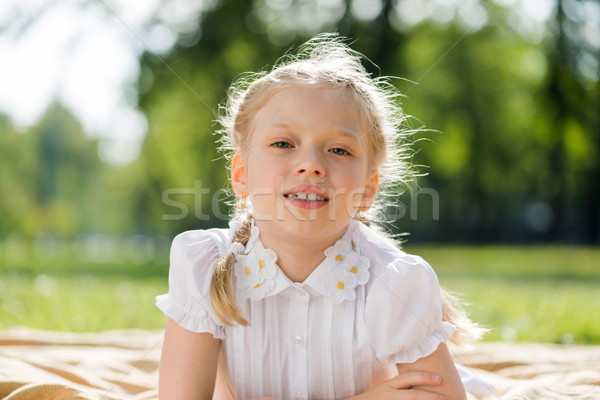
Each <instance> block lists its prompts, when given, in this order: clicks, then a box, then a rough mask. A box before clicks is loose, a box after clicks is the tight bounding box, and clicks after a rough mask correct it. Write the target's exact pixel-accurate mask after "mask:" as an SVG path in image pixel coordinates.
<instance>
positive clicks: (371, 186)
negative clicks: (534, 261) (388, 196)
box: [360, 171, 379, 211]
mask: <svg viewBox="0 0 600 400" xmlns="http://www.w3.org/2000/svg"><path fill="white" fill-rule="evenodd" d="M378 187H379V172H377V171H374V172H373V173H372V174H371V177H370V178H369V180H368V182H367V185H366V186H365V192H364V194H363V198H362V201H361V205H360V210H361V211H367V210H368V209H369V208H371V206H372V205H373V201H375V195H376V194H377V188H378Z"/></svg>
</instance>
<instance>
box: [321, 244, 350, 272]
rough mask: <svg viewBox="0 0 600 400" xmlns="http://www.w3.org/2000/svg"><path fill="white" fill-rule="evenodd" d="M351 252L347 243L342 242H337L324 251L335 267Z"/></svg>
mask: <svg viewBox="0 0 600 400" xmlns="http://www.w3.org/2000/svg"><path fill="white" fill-rule="evenodd" d="M351 251H352V249H351V248H350V245H349V244H348V243H346V242H345V241H343V240H338V241H337V242H336V243H335V244H334V245H333V246H331V247H329V248H328V249H327V250H325V255H326V256H327V258H328V259H329V260H331V261H333V266H336V265H338V264H340V263H342V262H344V260H345V259H346V256H347V255H348V253H350V252H351Z"/></svg>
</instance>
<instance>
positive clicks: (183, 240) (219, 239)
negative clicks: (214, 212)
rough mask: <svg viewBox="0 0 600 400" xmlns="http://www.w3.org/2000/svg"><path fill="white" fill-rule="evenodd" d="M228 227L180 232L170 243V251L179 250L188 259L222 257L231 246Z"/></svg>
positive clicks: (230, 235) (230, 233)
mask: <svg viewBox="0 0 600 400" xmlns="http://www.w3.org/2000/svg"><path fill="white" fill-rule="evenodd" d="M231 238H232V232H231V230H230V229H220V228H212V229H206V230H204V229H199V230H191V231H185V232H182V233H180V234H179V235H177V236H175V238H174V239H173V243H172V244H171V253H173V252H174V251H179V252H181V253H183V255H185V256H186V258H188V259H198V258H205V257H207V256H215V257H217V256H218V257H219V258H220V257H223V256H224V255H226V254H227V253H228V252H229V248H230V247H231Z"/></svg>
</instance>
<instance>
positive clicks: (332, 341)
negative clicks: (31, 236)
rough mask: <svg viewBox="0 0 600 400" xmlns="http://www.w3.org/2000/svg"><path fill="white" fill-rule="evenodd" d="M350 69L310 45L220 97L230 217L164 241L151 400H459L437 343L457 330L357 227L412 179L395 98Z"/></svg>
mask: <svg viewBox="0 0 600 400" xmlns="http://www.w3.org/2000/svg"><path fill="white" fill-rule="evenodd" d="M360 59H361V58H360V54H358V53H356V52H354V51H352V50H351V49H349V48H348V47H347V46H346V45H345V44H343V43H342V42H341V41H340V39H339V38H337V37H336V36H333V35H321V36H317V37H316V38H314V39H312V40H310V41H309V42H307V43H306V44H305V45H304V46H303V47H301V48H300V50H299V52H298V54H297V55H296V56H286V57H285V58H284V59H283V61H280V62H279V63H278V64H277V65H276V66H275V67H274V69H273V70H272V71H271V72H270V73H268V74H262V75H259V76H256V77H255V79H254V80H250V79H244V80H242V81H241V82H238V83H237V84H234V86H233V88H232V89H231V90H230V93H229V94H230V98H229V102H228V104H227V106H226V109H225V113H224V115H223V117H222V118H221V123H222V126H223V130H222V133H223V148H224V149H225V150H226V151H227V154H230V155H231V181H232V185H233V190H234V192H235V194H236V196H237V198H238V199H239V200H238V203H239V204H238V205H239V207H238V208H239V210H240V211H238V213H237V214H238V215H237V216H236V217H235V218H234V219H233V220H232V221H231V222H230V227H229V229H209V230H206V231H190V232H184V233H182V234H180V235H179V236H177V237H176V238H175V240H174V241H173V244H172V248H171V260H170V263H171V267H170V273H169V293H168V294H166V295H163V296H159V297H158V298H157V305H158V307H159V308H160V309H161V310H162V311H163V312H164V313H165V314H166V315H167V316H168V317H169V320H168V323H167V329H166V333H165V340H164V344H163V352H162V358H161V363H160V379H159V397H160V399H211V398H213V395H214V398H237V399H249V398H252V399H258V398H267V397H268V398H277V399H344V398H353V399H409V398H410V399H413V398H415V399H416V398H418V399H448V398H452V399H465V398H466V395H465V390H464V388H463V385H462V383H461V380H460V377H459V375H458V373H457V370H456V368H455V365H454V363H453V362H452V359H451V357H450V354H449V352H448V349H447V347H446V344H445V342H446V341H447V340H449V339H450V338H452V337H453V340H458V339H459V338H460V336H465V335H466V333H467V328H468V320H467V319H466V318H465V317H464V315H463V314H461V313H460V312H459V311H458V310H457V309H456V308H455V307H454V306H452V304H451V302H450V299H445V298H444V296H443V295H442V292H441V291H440V288H439V286H438V281H437V278H436V276H435V273H434V272H433V270H432V269H431V267H430V266H429V265H428V264H427V263H426V262H425V261H423V260H422V259H421V258H419V257H416V256H411V255H408V254H405V253H404V252H402V251H401V250H399V249H398V248H397V246H396V245H395V244H394V243H393V242H392V241H391V240H389V239H387V238H386V237H385V236H384V235H382V234H381V233H379V231H378V230H376V229H374V228H370V227H369V222H368V221H369V220H368V219H367V215H369V216H370V217H371V218H373V217H374V216H375V213H376V211H377V210H379V209H381V206H382V205H383V204H384V200H385V194H386V193H385V190H386V189H387V188H390V187H391V186H392V184H394V183H396V184H397V183H398V181H402V182H406V181H407V180H408V179H409V178H410V177H411V170H410V166H409V165H408V163H407V162H406V159H407V156H408V155H409V154H408V151H409V149H408V148H407V145H406V143H402V141H403V140H404V139H406V138H405V136H406V132H404V131H403V130H402V129H401V124H402V122H403V121H404V119H405V116H404V114H403V113H402V111H401V110H400V109H399V108H398V106H396V105H395V101H394V100H395V99H394V97H395V96H397V95H396V94H395V92H394V91H393V90H394V89H393V88H392V87H391V85H387V84H386V83H385V82H384V81H382V80H378V79H372V78H371V77H370V76H369V74H368V73H367V72H366V71H365V69H364V68H363V67H362V65H361V61H360ZM405 141H406V140H404V142H405ZM455 328H458V329H455ZM453 335H454V336H453Z"/></svg>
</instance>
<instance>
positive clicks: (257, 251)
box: [233, 220, 370, 303]
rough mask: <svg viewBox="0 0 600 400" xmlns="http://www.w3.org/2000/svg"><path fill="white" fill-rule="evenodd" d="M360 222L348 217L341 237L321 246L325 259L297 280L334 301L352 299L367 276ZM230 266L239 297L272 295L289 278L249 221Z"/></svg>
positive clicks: (290, 283)
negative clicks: (245, 239)
mask: <svg viewBox="0 0 600 400" xmlns="http://www.w3.org/2000/svg"><path fill="white" fill-rule="evenodd" d="M359 223H360V222H357V221H354V220H353V221H351V222H350V225H349V226H348V229H347V230H346V232H345V233H344V235H343V236H342V238H341V239H339V240H338V241H337V242H336V243H335V244H334V245H333V246H331V247H329V248H327V249H326V250H325V252H324V253H325V260H323V262H321V264H319V266H317V268H315V270H314V271H313V272H312V273H311V274H310V275H309V276H308V278H306V280H305V281H304V282H303V283H301V284H300V285H301V286H309V287H311V288H312V289H314V290H316V291H317V292H319V293H320V294H321V295H324V296H328V297H330V298H331V299H332V301H333V302H334V303H341V302H342V301H345V300H354V299H355V297H356V287H357V286H360V285H364V284H365V283H367V281H368V280H369V276H370V274H369V264H370V262H369V259H368V258H367V257H364V256H361V254H360V243H359V240H358V234H357V232H358V227H357V226H355V225H356V224H359ZM235 258H236V262H235V265H234V268H233V272H234V275H235V276H236V278H237V284H236V288H237V292H238V295H239V296H241V297H242V298H245V299H247V298H250V299H252V300H254V301H259V300H262V299H263V298H265V297H268V296H273V295H276V294H277V293H279V292H281V291H283V290H284V289H286V288H288V287H289V286H292V285H295V286H297V285H298V284H295V283H294V282H292V281H291V280H290V279H289V278H288V277H287V276H286V275H285V274H284V273H283V271H281V268H279V265H277V254H276V253H275V252H274V251H273V250H271V249H267V248H265V247H264V245H263V244H262V242H261V241H260V238H259V231H258V227H256V226H255V225H254V221H252V228H251V235H250V240H248V243H247V244H246V247H245V248H244V250H243V251H241V252H239V253H238V254H236V256H235Z"/></svg>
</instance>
